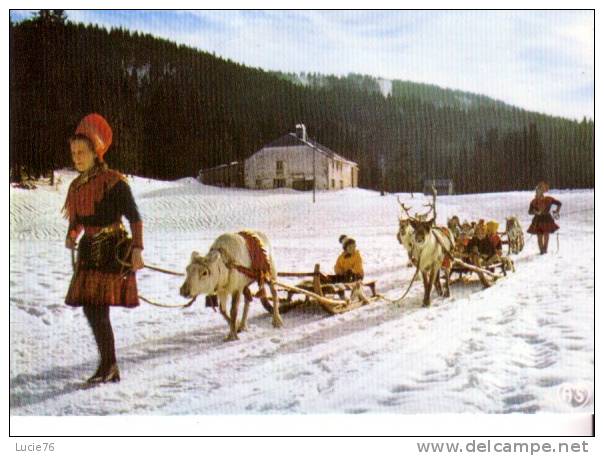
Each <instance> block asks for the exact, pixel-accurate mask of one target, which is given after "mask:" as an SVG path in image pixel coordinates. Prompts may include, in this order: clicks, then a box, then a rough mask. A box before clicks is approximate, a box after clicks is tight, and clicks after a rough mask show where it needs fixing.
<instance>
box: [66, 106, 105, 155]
mask: <svg viewBox="0 0 604 456" xmlns="http://www.w3.org/2000/svg"><path fill="white" fill-rule="evenodd" d="M75 132H76V135H77V134H80V135H84V136H86V137H87V138H88V139H90V141H91V142H92V145H93V146H94V151H95V152H96V155H97V157H98V158H99V160H101V161H102V160H103V156H104V155H105V152H107V149H109V146H110V145H111V141H112V139H113V132H112V131H111V127H110V126H109V123H108V122H107V121H106V120H105V118H104V117H103V116H101V115H100V114H97V113H92V114H88V115H87V116H86V117H84V118H83V119H82V120H80V123H79V125H78V128H76V131H75Z"/></svg>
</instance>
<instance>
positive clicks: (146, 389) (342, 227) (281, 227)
mask: <svg viewBox="0 0 604 456" xmlns="http://www.w3.org/2000/svg"><path fill="white" fill-rule="evenodd" d="M74 177H75V174H73V173H69V172H63V173H61V181H62V182H61V183H60V184H59V185H58V186H57V187H56V188H52V187H49V186H44V185H40V186H39V187H38V188H37V189H36V190H21V189H15V188H12V187H11V189H10V236H11V242H10V325H11V334H10V342H11V352H10V405H11V414H12V415H115V414H133V415H145V414H148V415H186V414H258V413H261V414H269V413H271V414H272V413H287V414H292V413H333V412H335V413H365V412H371V413H404V414H410V413H446V412H452V413H460V412H467V413H476V412H484V413H508V412H520V413H535V412H536V413H542V412H564V413H569V412H581V413H592V412H593V405H592V401H591V400H587V401H586V402H585V403H582V404H574V405H575V406H573V405H572V404H569V403H568V402H567V401H564V400H563V399H562V398H561V394H560V392H561V390H562V389H563V388H564V386H565V385H570V386H572V387H575V386H579V387H582V388H587V389H588V390H589V391H593V367H594V365H593V363H594V355H593V351H594V346H593V335H594V334H593V328H594V322H593V317H594V313H593V312H594V269H593V268H594V192H593V190H586V191H553V192H552V195H554V196H555V197H557V198H559V199H560V200H561V201H562V203H563V207H562V217H561V220H560V222H559V223H560V225H561V229H560V231H559V233H560V236H559V241H560V242H559V251H558V249H557V247H556V237H555V236H553V237H552V239H551V241H550V253H549V254H548V255H546V256H540V255H538V254H537V252H538V248H537V241H536V239H535V238H531V239H529V237H528V235H526V236H527V238H526V240H527V243H526V247H525V249H524V251H523V252H522V253H521V254H520V255H517V256H515V257H514V260H515V262H516V269H517V272H516V273H515V274H511V275H510V276H508V278H506V279H504V280H501V281H499V282H498V283H496V284H495V285H494V286H493V287H491V288H490V289H488V290H482V288H481V286H480V284H479V283H478V282H477V281H474V282H471V283H467V284H463V283H461V282H459V283H456V284H454V285H452V288H451V292H452V297H451V298H449V299H442V298H440V297H437V296H436V294H434V296H435V297H434V299H433V305H432V307H431V308H429V309H428V308H422V307H421V296H422V294H423V290H422V286H421V285H420V283H421V282H417V283H416V284H415V285H414V286H413V288H412V289H411V292H410V294H409V295H408V297H407V298H406V299H405V300H404V301H403V302H402V303H400V304H399V305H394V304H391V303H388V302H386V301H381V302H375V303H372V304H370V305H369V306H365V307H362V308H360V309H357V310H354V311H352V312H348V313H345V314H342V315H338V316H328V315H327V314H326V313H324V312H323V311H322V310H321V309H319V308H314V307H305V308H296V309H293V310H292V311H290V312H288V313H285V314H283V320H284V327H283V328H282V329H280V330H277V329H274V328H273V327H272V326H271V318H270V316H269V315H268V314H267V313H266V311H265V310H264V309H263V308H262V307H261V305H260V304H259V303H257V302H255V303H254V304H253V305H252V309H251V312H250V320H249V330H248V332H245V333H242V334H241V335H240V340H238V341H235V342H229V343H226V342H224V341H223V339H224V337H225V335H226V334H227V327H226V324H225V322H224V320H223V319H222V318H221V317H220V315H219V314H217V313H215V312H214V311H212V310H211V309H208V308H205V307H204V305H203V299H199V300H198V302H196V303H195V304H194V305H193V307H191V308H188V309H184V310H182V309H160V308H157V307H152V306H149V305H147V304H144V303H141V306H140V307H138V308H136V309H133V310H126V309H115V310H112V322H113V326H114V331H115V336H116V349H117V355H118V361H119V364H120V369H121V372H122V381H121V383H118V384H107V385H104V386H100V387H95V388H92V389H85V388H82V384H83V382H84V381H85V379H86V378H87V377H88V376H89V375H90V374H92V372H93V371H94V370H95V368H96V364H97V353H96V347H95V345H94V341H93V338H92V334H91V332H90V329H89V328H88V326H87V323H86V320H85V318H84V316H83V314H82V310H81V309H73V308H70V307H68V306H66V305H65V304H63V299H64V296H65V293H66V290H67V287H68V284H69V279H70V276H71V259H70V253H69V252H68V251H67V250H66V249H65V247H64V238H65V231H66V221H65V220H64V219H62V218H61V216H60V209H61V207H62V205H63V202H64V200H65V193H66V190H67V187H68V185H69V182H70V181H71V180H72V179H73V178H74ZM131 185H132V188H133V191H134V194H135V196H136V200H137V203H138V205H139V209H140V211H141V213H142V216H143V219H144V223H145V250H144V258H145V261H147V262H148V263H150V264H155V265H161V266H162V267H165V268H169V269H176V270H181V271H184V268H185V266H186V264H187V261H188V259H189V256H190V254H191V251H192V250H198V251H200V252H203V253H205V252H206V251H207V249H208V248H209V246H210V244H211V242H212V241H213V239H214V238H215V237H216V236H217V235H219V234H220V233H222V232H224V231H237V230H240V229H242V228H245V227H249V228H255V229H259V230H262V231H264V232H266V233H267V234H268V235H269V237H270V238H271V240H272V243H273V247H274V249H275V255H276V261H277V267H278V269H279V270H282V271H285V270H287V271H292V270H293V271H308V270H312V268H313V266H314V264H315V263H317V262H318V263H321V265H322V266H323V269H324V270H327V269H331V267H332V265H333V264H334V262H335V259H336V257H337V255H338V254H339V252H340V245H339V243H338V237H339V235H340V234H347V235H349V236H352V237H354V238H356V240H357V245H358V247H359V249H360V250H361V252H362V254H363V257H364V262H365V272H366V276H367V278H373V279H377V280H378V291H379V292H381V293H383V294H384V295H386V296H387V297H389V298H395V297H399V296H400V295H401V294H402V292H403V291H404V289H405V288H406V286H407V284H408V283H409V280H410V278H411V277H412V275H413V272H414V271H413V269H412V268H408V267H406V262H407V258H406V254H405V253H404V251H403V249H402V247H401V246H400V245H399V244H398V242H397V241H396V238H395V233H396V230H397V228H398V226H397V217H398V215H399V207H398V204H397V202H396V196H395V195H387V196H384V197H381V196H380V195H379V193H376V192H372V191H367V190H361V189H348V190H342V191H338V192H330V193H327V192H318V193H317V203H316V204H314V205H313V203H312V199H311V194H310V193H300V192H296V191H292V190H279V191H277V190H275V191H250V190H239V189H217V188H214V187H209V186H204V185H201V184H199V183H198V182H196V181H195V180H193V179H184V180H180V181H176V182H159V181H152V180H147V179H142V178H134V179H131ZM401 196H402V197H403V198H405V199H406V201H407V202H408V203H412V204H413V205H414V207H415V208H417V210H420V208H421V205H422V204H423V203H425V202H426V198H425V197H424V196H422V195H415V198H413V199H411V197H410V195H401ZM531 198H532V193H529V192H512V193H504V194H501V193H500V194H484V195H460V196H443V197H439V198H438V202H437V209H438V217H439V222H440V223H444V222H445V220H446V219H445V218H446V217H447V216H451V215H453V214H457V215H459V216H460V218H461V219H462V220H463V219H469V220H472V219H478V218H485V219H491V218H495V219H497V220H499V221H500V222H502V223H503V222H504V218H505V216H508V215H513V214H516V215H518V216H519V218H520V221H521V224H522V226H523V228H524V229H525V230H526V228H527V227H528V224H529V221H530V216H528V214H527V208H528V203H529V201H530V199H531ZM138 278H139V292H140V293H141V294H143V295H145V296H147V297H151V298H153V299H156V300H161V301H163V302H170V303H174V302H183V301H184V300H183V299H182V298H180V297H179V296H178V288H179V287H180V285H181V279H180V278H178V277H173V276H168V275H163V274H159V273H157V272H153V271H150V270H143V271H142V272H139V274H138Z"/></svg>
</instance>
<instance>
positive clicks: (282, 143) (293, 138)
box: [260, 133, 357, 165]
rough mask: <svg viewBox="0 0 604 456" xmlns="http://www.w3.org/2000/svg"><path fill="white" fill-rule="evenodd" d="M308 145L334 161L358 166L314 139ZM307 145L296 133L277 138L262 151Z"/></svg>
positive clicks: (309, 140) (310, 139) (307, 141)
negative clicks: (271, 148)
mask: <svg viewBox="0 0 604 456" xmlns="http://www.w3.org/2000/svg"><path fill="white" fill-rule="evenodd" d="M306 143H309V144H311V145H312V146H313V147H316V148H317V150H318V151H319V152H320V153H322V154H323V155H325V156H327V157H328V158H330V159H332V160H339V161H343V162H346V163H350V164H353V165H357V163H356V162H353V161H352V160H348V159H347V158H344V157H342V156H341V155H339V154H337V153H335V152H334V151H333V150H331V149H330V148H329V147H326V146H324V145H322V144H319V143H318V142H317V141H315V140H314V139H312V138H308V139H307V140H306ZM306 143H305V142H304V141H302V140H301V139H300V138H298V136H297V135H296V134H295V133H287V134H285V135H283V136H281V137H280V138H277V139H275V140H274V141H272V142H270V143H268V144H266V145H265V146H264V147H263V148H262V149H268V148H270V147H293V146H308V144H306ZM262 149H260V150H262Z"/></svg>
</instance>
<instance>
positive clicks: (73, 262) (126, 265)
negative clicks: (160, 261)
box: [71, 241, 197, 309]
mask: <svg viewBox="0 0 604 456" xmlns="http://www.w3.org/2000/svg"><path fill="white" fill-rule="evenodd" d="M121 242H123V241H121ZM118 245H119V243H118ZM77 249H78V247H77V245H76V247H75V248H73V249H71V267H72V269H73V272H74V273H75V272H77V266H78V264H77V261H76V257H75V251H76V250H77ZM131 251H132V247H130V249H128V253H127V255H126V256H128V255H130V252H131ZM116 259H117V261H118V263H119V264H120V265H122V267H124V268H126V270H128V269H131V268H132V264H131V263H128V262H126V261H124V260H123V259H122V258H120V257H119V255H118V254H117V251H116ZM143 268H146V269H151V270H152V271H157V272H161V273H163V274H169V275H175V276H181V277H182V276H184V275H185V274H183V273H182V272H176V271H170V270H169V269H163V268H160V267H157V266H152V265H150V264H144V265H143ZM123 274H124V273H123ZM123 274H122V275H123ZM138 298H139V299H140V300H141V301H143V302H146V303H147V304H151V305H152V306H156V307H163V308H167V309H176V308H182V309H184V308H185V307H191V306H192V305H193V303H194V302H195V300H196V299H197V296H194V297H193V298H192V299H191V300H190V301H189V302H187V303H186V304H163V303H160V302H156V301H152V300H151V299H148V298H145V297H144V296H143V295H140V294H139V295H138Z"/></svg>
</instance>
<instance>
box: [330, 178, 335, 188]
mask: <svg viewBox="0 0 604 456" xmlns="http://www.w3.org/2000/svg"><path fill="white" fill-rule="evenodd" d="M331 188H336V180H335V179H332V180H331Z"/></svg>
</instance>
